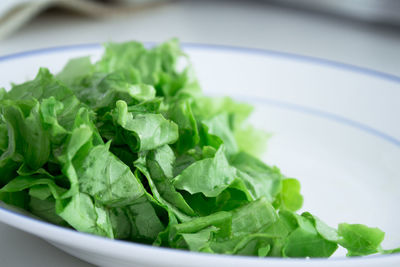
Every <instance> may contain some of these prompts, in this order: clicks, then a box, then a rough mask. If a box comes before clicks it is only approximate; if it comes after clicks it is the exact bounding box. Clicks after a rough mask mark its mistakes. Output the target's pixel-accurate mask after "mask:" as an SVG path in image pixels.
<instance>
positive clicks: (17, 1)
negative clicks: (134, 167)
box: [0, 0, 400, 267]
mask: <svg viewBox="0 0 400 267" xmlns="http://www.w3.org/2000/svg"><path fill="white" fill-rule="evenodd" d="M171 37H178V38H179V39H180V40H181V41H182V42H192V43H206V44H219V45H230V46H242V47H253V48H261V49H270V50H278V51H284V52H289V53H295V54H302V55H308V56H313V57H319V58H324V59H330V60H334V61H340V62H344V63H349V64H353V65H357V66H362V67H366V68H370V69H375V70H379V71H382V72H387V73H391V74H394V75H400V0H258V1H256V0H248V1H245V0H242V1H239V0H231V1H227V0H198V1H195V0H180V1H178V0H175V1H171V0H0V57H1V56H4V55H8V54H12V53H18V52H21V51H26V50H32V49H40V48H46V47H53V46H64V45H70V44H82V43H99V42H100V43H101V42H106V41H125V40H133V39H134V40H139V41H152V42H162V41H165V40H167V39H169V38H171ZM0 75H6V74H5V73H0ZM0 236H1V239H2V240H6V241H7V242H0V265H1V266H8V267H14V266H15V267H16V266H58V267H62V266H90V265H89V264H87V263H83V262H81V261H79V260H77V259H75V258H73V257H72V256H68V255H66V254H65V253H63V252H61V251H59V250H57V249H56V248H54V247H52V246H50V245H49V244H47V243H45V242H44V241H41V240H39V239H37V238H34V237H32V236H30V235H27V234H25V233H22V232H20V231H17V230H14V229H11V228H10V227H8V226H5V225H3V224H0Z"/></svg>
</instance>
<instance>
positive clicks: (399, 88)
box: [0, 45, 400, 256]
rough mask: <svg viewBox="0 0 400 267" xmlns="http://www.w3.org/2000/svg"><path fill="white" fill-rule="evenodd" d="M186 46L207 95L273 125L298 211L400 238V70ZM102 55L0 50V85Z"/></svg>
mask: <svg viewBox="0 0 400 267" xmlns="http://www.w3.org/2000/svg"><path fill="white" fill-rule="evenodd" d="M184 48H185V50H186V52H187V53H188V54H189V55H190V57H191V60H192V62H193V64H194V66H195V69H196V71H197V74H198V78H199V80H200V83H201V84H202V87H203V89H204V91H205V93H206V94H209V95H228V96H231V97H233V98H236V99H238V100H240V101H245V102H249V103H252V104H254V105H255V107H256V108H255V112H254V114H253V116H252V117H251V122H252V123H253V124H255V125H256V126H257V127H259V128H262V129H264V130H265V131H267V132H269V133H271V138H270V140H269V143H268V149H267V151H266V153H265V154H264V157H263V159H264V160H265V162H267V163H269V164H272V165H276V166H278V167H279V168H280V169H281V171H282V173H283V174H285V175H286V176H289V177H295V178H297V179H299V180H300V182H301V184H302V193H303V195H304V199H305V201H304V208H303V210H304V211H310V212H312V213H314V214H316V215H317V216H318V217H320V218H321V219H323V220H324V221H326V222H327V223H328V224H330V225H331V226H336V225H337V224H338V223H340V222H349V223H363V224H367V225H369V226H376V227H379V228H381V229H382V230H384V231H385V232H386V240H385V241H384V243H383V245H384V247H395V246H399V245H400V230H399V229H398V221H399V219H400V215H399V213H398V212H396V211H397V210H398V206H397V205H398V203H400V194H399V192H400V165H399V164H398V159H399V158H400V125H399V124H398V123H397V118H396V117H397V116H396V115H395V114H400V106H399V105H398V104H397V102H398V100H399V99H400V78H399V80H398V81H396V79H388V78H385V76H382V75H380V74H379V73H375V72H373V71H368V70H363V69H361V68H356V67H351V66H345V65H341V64H336V63H330V62H326V61H323V60H315V59H310V58H305V57H299V56H292V55H287V54H281V53H276V52H265V51H264V52H263V51H256V50H247V49H232V48H226V47H225V48H224V47H212V46H201V45H186V46H184ZM100 54H101V48H100V47H99V46H97V45H87V46H76V47H66V48H57V49H50V50H43V51H39V52H34V53H25V54H20V55H16V56H10V57H3V58H0V74H1V75H0V85H3V86H5V88H6V89H8V88H9V84H10V82H23V81H25V80H27V79H31V78H33V77H34V75H35V74H36V72H37V70H38V68H39V67H40V66H45V67H48V68H49V69H50V70H51V71H53V72H57V71H58V70H60V69H61V68H62V66H63V65H64V64H65V63H66V61H67V60H68V59H69V58H72V57H77V56H84V55H91V56H92V58H93V59H96V58H97V57H99V55H100ZM0 216H1V215H0ZM0 219H1V218H0ZM27 223H28V224H29V222H27ZM35 234H38V235H40V233H35ZM58 244H60V243H58ZM61 244H62V242H61ZM336 255H337V256H343V255H344V251H338V253H337V254H336Z"/></svg>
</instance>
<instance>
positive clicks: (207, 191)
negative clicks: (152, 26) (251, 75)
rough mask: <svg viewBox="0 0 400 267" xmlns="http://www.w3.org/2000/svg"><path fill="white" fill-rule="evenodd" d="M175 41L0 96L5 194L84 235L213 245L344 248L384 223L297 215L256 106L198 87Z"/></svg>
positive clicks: (202, 247) (201, 247)
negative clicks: (268, 150) (270, 156)
mask: <svg viewBox="0 0 400 267" xmlns="http://www.w3.org/2000/svg"><path fill="white" fill-rule="evenodd" d="M193 73H194V72H193V69H192V66H191V64H190V61H189V59H188V57H187V56H186V55H185V54H184V53H183V52H182V51H181V49H180V47H179V43H178V42H177V41H176V40H171V41H169V42H166V43H164V44H161V45H159V46H156V47H153V48H150V49H147V48H146V47H145V46H144V45H142V44H141V43H138V42H127V43H121V44H116V43H109V44H106V45H105V52H104V55H103V57H102V58H101V59H100V60H99V61H97V62H95V63H92V62H91V60H90V58H89V57H82V58H77V59H72V60H71V61H69V62H68V63H67V65H66V66H65V67H64V69H63V70H62V71H61V72H60V73H58V74H57V75H53V74H52V73H50V71H49V70H47V69H46V68H41V69H40V70H39V72H38V74H37V76H36V77H35V78H34V79H33V80H31V81H28V82H25V83H22V84H17V85H13V87H12V89H11V90H10V91H9V92H5V91H4V90H1V93H0V114H1V116H0V153H1V156H0V200H1V201H3V202H4V203H6V204H9V205H13V206H16V207H18V208H22V209H25V210H27V211H28V212H30V213H31V214H33V215H34V216H36V217H38V218H40V219H42V220H45V221H48V222H50V223H53V224H57V225H60V226H64V227H71V228H73V229H76V230H77V231H81V232H85V233H91V234H95V235H100V236H105V237H108V238H115V239H122V240H128V241H133V242H141V243H146V244H153V245H155V246H165V247H172V248H178V249H186V250H191V251H197V252H206V253H222V254H234V255H248V256H258V257H302V258H303V257H329V256H331V255H332V254H333V253H334V252H335V251H336V249H337V248H338V246H342V247H344V248H346V249H347V250H348V256H361V255H369V254H373V253H379V252H380V253H384V254H385V253H386V254H387V253H396V252H399V249H393V250H383V249H382V248H381V246H380V244H381V242H382V240H383V238H384V233H383V232H382V231H381V230H379V229H378V228H369V227H367V226H364V225H359V224H346V223H342V224H340V225H339V227H338V229H337V230H336V229H334V228H331V227H329V226H328V225H326V224H325V223H324V222H322V221H321V220H320V219H319V218H318V217H316V216H314V215H312V214H310V213H308V212H305V213H303V214H301V215H300V214H298V213H296V211H297V210H299V209H301V207H302V204H303V196H302V195H301V193H300V183H299V181H298V180H296V179H294V178H288V177H285V176H284V175H283V174H282V173H281V172H280V170H279V169H278V168H277V167H275V166H269V165H267V164H266V163H264V162H262V161H261V160H260V159H258V156H259V155H260V154H262V153H263V152H264V149H265V144H266V140H267V138H268V135H267V134H266V133H265V132H263V131H260V130H257V129H256V128H254V127H253V126H252V125H250V124H249V123H248V122H247V118H248V117H249V116H250V114H251V112H252V110H253V107H252V106H250V105H248V104H244V103H238V102H236V101H234V100H232V99H231V98H229V97H224V98H211V97H206V96H204V95H202V94H201V89H200V87H199V83H198V81H197V79H196V77H195V76H194V74H193Z"/></svg>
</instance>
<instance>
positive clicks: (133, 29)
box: [0, 0, 400, 75]
mask: <svg viewBox="0 0 400 267" xmlns="http://www.w3.org/2000/svg"><path fill="white" fill-rule="evenodd" d="M171 37H178V38H180V40H181V41H182V42H196V43H212V44H224V45H234V46H246V47H255V48H264V49H272V50H279V51H285V52H291V53H297V54H304V55H311V56H315V57H322V58H327V59H331V60H337V61H341V62H346V63H351V64H355V65H359V66H363V67H368V68H373V69H377V70H380V71H384V72H389V73H392V74H397V75H400V68H399V65H400V63H399V62H400V52H399V48H400V1H399V0H258V1H255V0H248V1H245V0H242V1H239V0H231V1H226V0H225V1H224V0H201V1H200V0H199V1H195V0H181V1H177V0H175V1H171V0H1V1H0V55H5V54H10V53H15V52H19V51H24V50H31V49H37V48H44V47H50V46H59V45H68V44H80V43H92V42H105V41H110V40H113V41H123V40H130V39H136V40H140V41H164V40H166V39H169V38H171ZM0 75H1V74H0Z"/></svg>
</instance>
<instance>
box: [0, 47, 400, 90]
mask: <svg viewBox="0 0 400 267" xmlns="http://www.w3.org/2000/svg"><path fill="white" fill-rule="evenodd" d="M156 44H157V42H145V45H146V46H154V45H156ZM181 45H182V47H183V48H195V49H203V50H206V49H207V50H220V51H223V50H225V51H235V52H240V53H245V54H254V55H264V56H270V57H278V58H284V59H289V60H294V61H298V62H305V63H312V64H315V65H320V66H327V67H332V68H335V69H341V70H347V71H351V72H356V73H360V74H364V75H366V76H371V77H375V78H379V79H382V80H386V81H391V82H395V83H399V84H400V76H397V75H394V74H390V73H386V72H382V71H378V70H375V69H370V68H366V67H361V66H357V65H353V64H348V63H343V62H339V61H334V60H329V59H324V58H319V57H313V56H306V55H300V54H295V53H289V52H281V51H275V50H269V49H260V48H249V47H241V46H230V45H216V44H201V43H190V42H183V43H181ZM99 47H101V44H99V43H87V44H75V45H66V46H56V47H48V48H40V49H35V50H28V51H24V52H17V53H13V54H8V55H3V56H0V61H6V60H10V59H16V58H22V57H26V56H31V55H37V54H43V53H48V52H58V51H65V50H80V49H93V48H99Z"/></svg>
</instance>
